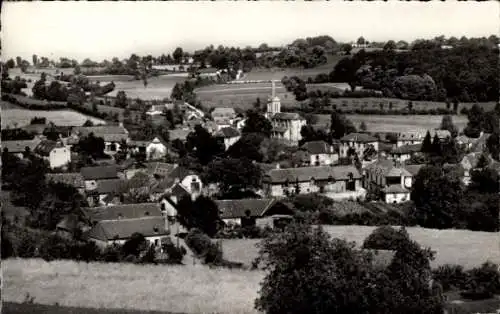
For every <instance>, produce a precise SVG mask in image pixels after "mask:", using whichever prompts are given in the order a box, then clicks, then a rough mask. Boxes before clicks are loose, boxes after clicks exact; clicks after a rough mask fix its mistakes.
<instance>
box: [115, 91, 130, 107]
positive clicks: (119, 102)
mask: <svg viewBox="0 0 500 314" xmlns="http://www.w3.org/2000/svg"><path fill="white" fill-rule="evenodd" d="M115 105H116V106H117V107H120V108H127V106H128V100H127V94H126V93H125V92H124V91H122V90H121V91H119V92H118V93H116V100H115Z"/></svg>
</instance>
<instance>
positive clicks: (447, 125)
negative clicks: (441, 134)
mask: <svg viewBox="0 0 500 314" xmlns="http://www.w3.org/2000/svg"><path fill="white" fill-rule="evenodd" d="M439 129H441V130H447V131H449V132H450V134H451V137H453V138H455V137H457V135H458V130H457V127H456V126H455V125H454V124H453V119H452V117H451V116H450V115H444V116H443V118H442V120H441V125H440V127H439Z"/></svg>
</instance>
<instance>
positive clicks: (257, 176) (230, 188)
mask: <svg viewBox="0 0 500 314" xmlns="http://www.w3.org/2000/svg"><path fill="white" fill-rule="evenodd" d="M261 177H262V173H261V169H260V167H259V166H257V165H256V164H254V163H253V162H252V161H250V160H249V159H247V158H242V159H236V158H221V159H216V160H214V161H212V162H211V163H210V164H209V165H208V171H207V178H206V181H207V182H212V183H218V185H219V189H220V194H221V195H224V194H227V193H230V192H242V191H247V190H253V189H257V188H258V187H259V186H260V182H261Z"/></svg>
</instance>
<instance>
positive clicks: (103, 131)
mask: <svg viewBox="0 0 500 314" xmlns="http://www.w3.org/2000/svg"><path fill="white" fill-rule="evenodd" d="M90 133H93V134H94V136H95V137H101V138H103V139H104V145H105V147H104V153H106V154H108V155H114V154H116V153H117V152H118V151H120V144H121V142H122V141H125V142H128V140H129V134H128V131H127V129H125V128H124V127H123V124H122V123H120V125H117V126H116V125H114V126H113V125H99V126H90V127H76V128H74V129H73V134H76V135H78V136H79V137H84V136H88V135H89V134H90Z"/></svg>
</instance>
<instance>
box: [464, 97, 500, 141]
mask: <svg viewBox="0 0 500 314" xmlns="http://www.w3.org/2000/svg"><path fill="white" fill-rule="evenodd" d="M467 119H468V120H469V121H468V122H467V126H466V127H465V128H464V134H465V135H466V136H468V137H472V138H478V137H479V135H480V134H481V131H482V125H483V122H484V110H483V108H481V107H479V106H478V105H477V104H474V105H473V106H472V108H471V109H470V110H469V111H468V112H467ZM497 123H498V122H497Z"/></svg>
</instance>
